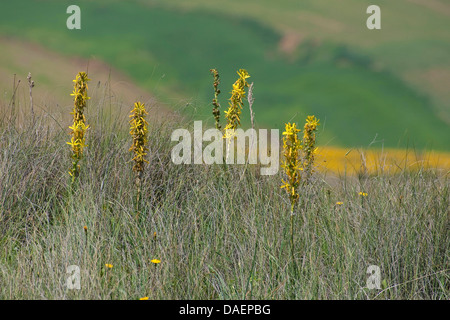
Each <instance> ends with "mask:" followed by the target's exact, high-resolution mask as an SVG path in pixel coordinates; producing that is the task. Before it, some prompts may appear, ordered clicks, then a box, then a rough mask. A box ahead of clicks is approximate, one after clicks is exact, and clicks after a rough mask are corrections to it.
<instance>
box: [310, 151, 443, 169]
mask: <svg viewBox="0 0 450 320" xmlns="http://www.w3.org/2000/svg"><path fill="white" fill-rule="evenodd" d="M316 163H317V169H318V170H319V171H321V172H330V173H334V174H344V173H346V174H351V175H352V174H360V173H368V174H376V173H388V174H396V173H399V172H402V171H403V170H408V171H410V170H417V169H420V168H427V169H438V170H441V171H443V172H444V173H447V172H448V171H449V170H450V153H445V152H435V151H431V152H420V151H415V150H401V149H384V150H375V149H371V150H363V149H352V148H347V149H345V148H338V147H319V148H318V150H317V162H316Z"/></svg>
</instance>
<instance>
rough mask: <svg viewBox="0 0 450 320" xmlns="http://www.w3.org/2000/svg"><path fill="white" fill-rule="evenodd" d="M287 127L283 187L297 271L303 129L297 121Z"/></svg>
mask: <svg viewBox="0 0 450 320" xmlns="http://www.w3.org/2000/svg"><path fill="white" fill-rule="evenodd" d="M285 128H286V131H285V132H283V153H284V160H283V163H282V165H281V167H282V168H283V169H284V172H285V173H286V175H287V180H286V181H285V180H282V182H283V185H282V186H281V188H285V190H286V192H287V193H288V194H289V200H290V203H291V216H290V222H291V230H290V231H291V255H292V262H293V267H294V271H295V272H297V265H296V263H295V255H294V207H295V204H296V203H297V201H298V199H299V197H300V196H299V194H298V192H297V188H298V186H299V185H300V180H301V170H302V168H301V161H300V159H299V155H300V150H301V148H302V145H301V141H300V140H299V138H298V133H299V132H300V131H301V130H300V129H297V127H296V124H295V123H293V124H290V123H286V125H285Z"/></svg>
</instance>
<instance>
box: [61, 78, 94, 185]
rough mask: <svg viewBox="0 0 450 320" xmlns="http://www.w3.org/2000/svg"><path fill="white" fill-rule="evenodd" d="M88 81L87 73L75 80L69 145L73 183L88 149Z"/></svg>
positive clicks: (70, 172)
mask: <svg viewBox="0 0 450 320" xmlns="http://www.w3.org/2000/svg"><path fill="white" fill-rule="evenodd" d="M89 80H90V79H88V77H87V74H86V73H85V72H79V73H78V74H77V76H76V78H75V80H73V82H74V83H75V84H74V89H73V93H72V94H71V96H73V97H74V107H73V111H72V112H71V114H72V115H73V124H72V126H70V127H69V129H71V130H72V131H71V135H72V138H71V140H70V142H67V144H68V145H70V146H71V147H72V169H71V170H70V171H69V174H70V176H71V177H72V183H73V182H74V181H75V179H76V178H77V177H78V175H79V174H80V165H79V164H78V163H79V162H80V160H81V158H82V157H83V149H84V147H86V144H85V142H86V137H85V135H86V131H87V129H88V128H89V126H86V118H85V116H84V111H85V109H86V102H87V100H89V97H88V95H87V90H88V85H87V83H88V81H89Z"/></svg>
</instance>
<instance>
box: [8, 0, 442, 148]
mask: <svg viewBox="0 0 450 320" xmlns="http://www.w3.org/2000/svg"><path fill="white" fill-rule="evenodd" d="M72 4H76V5H78V6H80V8H81V26H82V29H81V30H68V29H67V28H66V20H67V18H68V17H69V14H67V13H66V8H67V7H68V6H69V5H72ZM371 4H377V5H379V6H380V7H381V13H382V15H381V17H382V29H381V30H368V29H367V27H366V20H367V18H368V17H369V15H368V14H366V9H367V7H368V6H369V5H371ZM449 27H450V2H449V1H444V0H432V1H430V0H397V1H387V0H385V1H382V0H380V1H376V2H373V1H365V0H342V1H328V0H301V1H300V0H295V1H291V0H278V1H270V0H239V1H238V0H222V1H215V0H190V1H184V0H154V1H150V0H147V1H144V0H140V1H139V0H134V1H126V2H125V1H111V0H108V1H106V0H99V1H61V0H48V1H46V0H40V1H31V0H18V1H8V2H6V1H2V3H1V4H0V45H1V47H0V89H1V93H2V96H4V97H9V96H10V94H11V87H12V85H11V83H12V75H13V74H15V73H21V74H23V75H24V77H26V75H27V74H28V71H29V70H28V69H30V68H31V67H32V68H34V69H33V70H36V71H34V73H33V75H34V77H35V79H38V80H39V82H40V83H43V84H45V85H47V86H49V87H51V86H53V89H52V90H54V91H52V92H51V95H55V96H61V97H62V98H61V100H64V99H65V100H64V101H61V102H60V101H57V103H59V104H66V105H67V104H70V96H68V93H67V91H65V90H67V87H66V86H62V85H60V84H59V83H55V82H57V81H61V78H56V77H53V75H57V74H62V73H64V72H66V70H63V69H62V68H61V67H57V64H55V66H52V61H53V60H55V59H54V57H53V58H51V59H49V61H48V62H47V63H44V62H42V61H44V60H40V61H41V62H40V63H39V64H38V65H36V63H34V64H33V60H32V58H33V55H37V54H43V51H42V50H41V49H39V50H36V49H35V48H36V46H38V47H39V48H41V47H42V48H45V50H48V51H45V52H52V54H57V55H59V56H62V57H67V59H68V60H67V61H68V62H67V63H68V64H70V63H71V61H73V59H75V58H83V59H86V61H87V60H88V59H94V58H95V59H99V60H101V61H103V62H105V64H107V65H108V66H111V67H112V68H114V69H115V70H119V71H120V72H122V73H123V74H124V75H126V76H127V77H129V79H131V80H130V81H132V82H133V84H135V85H136V86H139V87H140V88H143V89H144V90H145V91H147V92H149V93H150V94H151V95H152V97H154V98H155V99H156V100H157V101H158V103H159V104H161V105H163V106H166V107H167V108H168V109H173V110H176V111H180V112H182V113H183V114H185V115H188V116H190V117H192V118H193V119H208V121H209V123H210V124H211V126H213V119H212V115H211V104H210V102H211V99H212V97H213V87H212V80H213V79H212V76H211V75H210V73H209V70H210V69H211V68H217V69H218V70H219V73H220V76H221V85H220V89H221V91H222V94H221V95H220V96H219V98H220V103H221V105H222V112H223V110H224V109H225V108H226V107H227V106H228V103H227V100H228V98H229V92H230V91H231V85H232V83H233V82H234V81H235V80H236V78H237V75H236V71H237V70H238V69H239V68H245V69H247V70H248V72H249V73H250V75H251V78H250V79H249V82H254V98H255V103H254V106H253V108H254V112H255V116H256V122H257V125H258V126H259V127H261V128H262V127H264V128H279V129H281V128H283V126H284V123H285V122H288V121H296V122H299V123H303V122H304V119H305V118H306V116H307V115H310V114H314V115H316V116H317V117H318V118H320V120H321V123H322V126H321V128H320V132H319V133H320V141H319V143H320V144H322V145H333V146H342V147H359V146H368V145H369V144H370V143H371V142H372V141H373V140H374V138H375V137H376V139H375V141H376V142H375V143H374V144H373V146H375V147H382V146H384V147H398V148H404V147H406V146H408V147H414V148H417V149H425V148H426V149H435V150H443V151H450V32H449ZM16 40H17V41H21V42H20V43H21V46H23V48H27V49H23V50H22V49H20V51H23V52H21V53H20V54H18V52H17V51H18V49H14V48H12V47H10V46H13V45H15V44H16V42H14V41H16ZM27 43H29V44H30V45H27ZM43 55H44V56H46V55H48V54H47V53H44V54H43ZM27 57H29V58H27ZM44 69H45V74H47V75H46V76H45V77H44V76H41V78H39V77H40V70H42V73H44ZM68 77H70V78H68V79H67V85H68V86H69V87H70V86H71V79H72V78H73V77H74V74H73V75H68ZM56 79H58V80H56ZM58 91H60V92H58ZM69 93H70V92H69ZM66 96H67V98H64V97H66ZM58 99H59V98H58ZM133 102H134V101H131V100H130V101H129V103H130V105H131V104H132V103H133ZM242 119H243V126H244V127H248V126H249V119H250V117H249V115H248V110H247V105H246V106H245V108H244V110H243V116H242Z"/></svg>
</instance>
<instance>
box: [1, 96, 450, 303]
mask: <svg viewBox="0 0 450 320" xmlns="http://www.w3.org/2000/svg"><path fill="white" fill-rule="evenodd" d="M93 93H94V91H93ZM109 103H111V104H112V105H113V108H111V109H109V108H106V106H105V104H108V103H106V102H105V100H104V99H103V97H102V95H101V93H99V92H97V93H95V94H94V95H93V96H92V99H91V100H89V104H88V108H87V110H86V119H87V123H88V124H89V125H90V128H89V129H88V130H87V136H86V144H87V147H86V148H85V151H84V155H83V159H82V160H81V161H80V165H81V170H80V175H79V176H78V180H77V183H75V184H72V183H71V182H70V181H71V178H70V176H69V174H68V171H69V169H70V167H71V164H70V162H71V159H70V146H68V145H67V143H66V142H67V141H69V137H70V136H69V135H68V132H69V130H68V125H69V123H60V122H58V121H55V119H54V118H53V117H50V116H49V114H46V113H41V114H38V115H36V116H35V119H34V121H33V120H32V118H31V116H30V113H29V109H28V107H29V106H28V107H25V106H27V103H26V102H25V101H23V102H22V104H21V103H19V101H16V105H21V106H22V107H21V111H20V112H22V113H23V114H22V117H20V118H17V117H16V118H15V117H13V116H11V114H10V113H6V112H5V110H9V109H8V107H9V108H10V106H8V104H7V103H6V102H2V105H1V106H2V111H3V112H2V114H1V117H0V119H1V122H0V146H1V150H2V152H1V154H0V185H1V186H2V188H1V189H0V190H1V191H0V201H1V211H0V213H1V214H0V220H1V221H0V242H1V248H2V250H1V252H0V283H1V286H0V298H1V299H140V298H142V297H148V298H149V299H449V281H450V279H449V250H448V248H449V244H450V243H449V241H450V240H449V239H450V238H449V216H448V214H449V212H448V208H449V181H448V169H447V171H442V170H437V168H434V169H433V168H425V167H424V166H422V167H419V168H414V170H408V169H405V170H400V171H398V172H395V173H392V172H384V173H383V172H378V173H377V174H373V173H372V174H371V173H369V172H360V174H359V175H350V174H349V175H346V174H340V175H337V174H335V175H333V177H330V174H329V173H328V174H325V173H323V172H321V171H317V172H315V173H314V174H313V176H312V179H311V180H310V181H309V183H306V184H302V185H301V186H300V187H299V190H298V192H299V194H300V198H299V203H298V206H297V207H296V209H295V213H296V214H295V215H294V216H293V222H294V224H293V231H294V232H293V235H294V243H295V247H294V252H293V258H292V256H291V253H292V251H291V246H290V221H289V220H290V214H289V212H290V203H289V198H288V197H287V194H286V192H285V191H284V190H282V189H280V186H281V179H282V178H284V173H283V171H282V170H280V171H279V172H278V174H276V175H274V176H261V175H260V174H259V168H258V165H256V166H255V165H249V166H248V167H247V169H246V170H245V173H244V166H243V165H234V166H232V165H230V166H228V167H227V168H226V169H224V167H223V166H222V165H211V166H209V165H175V164H173V163H172V161H171V158H170V152H171V148H172V147H173V145H174V143H171V142H170V135H171V132H172V131H173V129H175V128H180V127H186V125H188V123H186V120H185V119H183V120H182V119H180V118H176V117H173V118H169V117H166V118H165V120H161V119H159V120H158V121H156V120H155V119H157V118H156V117H154V115H153V112H152V108H149V110H148V112H149V116H148V121H149V126H148V130H149V131H148V148H149V152H148V157H147V159H148V161H149V164H148V165H147V166H146V167H145V170H144V171H143V175H142V183H141V185H142V188H141V197H140V200H139V208H140V209H139V211H138V212H137V210H136V208H137V203H136V201H137V200H136V192H135V190H136V188H135V181H134V173H133V171H132V166H133V164H132V160H131V159H132V155H131V153H130V152H129V150H128V149H129V148H130V145H131V143H132V139H131V137H130V135H129V133H128V131H129V124H128V119H127V117H126V116H124V114H120V113H119V112H118V110H119V109H120V106H121V105H122V102H120V101H115V100H112V101H109ZM108 110H110V111H108ZM129 110H131V106H130V107H129ZM18 112H19V111H18ZM67 112H70V109H69V110H67ZM17 119H22V120H20V121H18V120H17ZM319 139H320V136H319ZM360 193H364V194H365V195H361V194H360ZM154 259H157V260H159V261H160V263H157V264H155V263H154V262H152V260H153V261H155V260H154ZM293 259H294V260H293ZM70 265H77V266H79V267H80V271H81V289H80V290H69V289H68V288H67V285H66V279H67V277H68V276H69V274H68V273H66V268H67V267H68V266H70ZM369 265H377V266H379V267H380V269H381V277H382V287H381V289H372V290H369V289H367V288H366V281H367V278H368V276H369V275H368V274H366V270H367V268H368V266H369Z"/></svg>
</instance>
